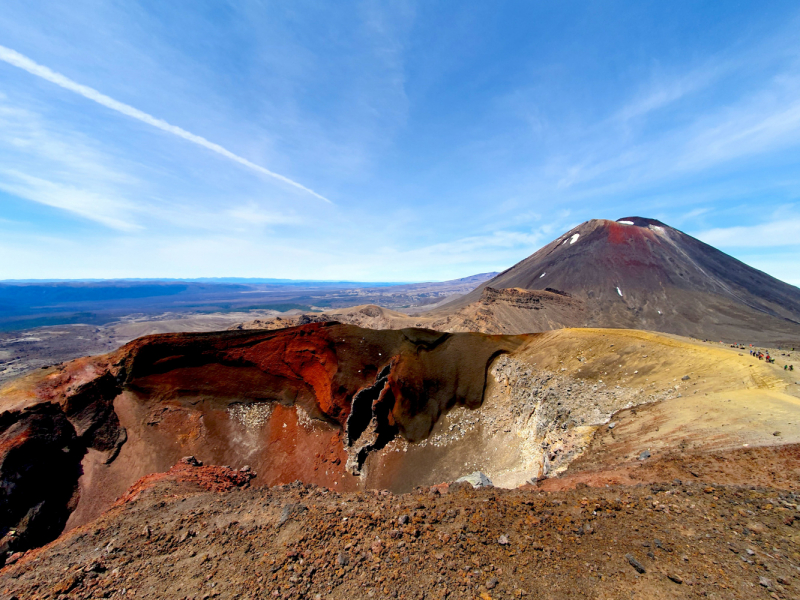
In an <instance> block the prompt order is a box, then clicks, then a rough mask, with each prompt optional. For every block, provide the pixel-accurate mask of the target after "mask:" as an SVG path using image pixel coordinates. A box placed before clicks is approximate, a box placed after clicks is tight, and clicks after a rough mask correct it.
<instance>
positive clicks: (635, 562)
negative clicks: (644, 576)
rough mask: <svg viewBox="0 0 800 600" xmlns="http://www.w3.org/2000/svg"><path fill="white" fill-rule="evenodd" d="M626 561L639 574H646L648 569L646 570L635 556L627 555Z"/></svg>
mask: <svg viewBox="0 0 800 600" xmlns="http://www.w3.org/2000/svg"><path fill="white" fill-rule="evenodd" d="M625 559H626V560H627V561H628V562H629V563H630V565H631V566H632V567H633V568H634V569H636V571H638V572H639V573H646V572H647V569H645V568H644V565H643V564H642V563H640V562H639V561H638V560H636V558H635V557H634V556H633V554H626V555H625Z"/></svg>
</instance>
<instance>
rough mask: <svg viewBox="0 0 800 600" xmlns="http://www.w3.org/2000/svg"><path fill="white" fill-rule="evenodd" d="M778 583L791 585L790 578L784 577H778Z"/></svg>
mask: <svg viewBox="0 0 800 600" xmlns="http://www.w3.org/2000/svg"><path fill="white" fill-rule="evenodd" d="M778 583H780V584H781V585H790V584H789V580H788V579H784V578H783V577H778Z"/></svg>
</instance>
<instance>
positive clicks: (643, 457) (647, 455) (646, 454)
mask: <svg viewBox="0 0 800 600" xmlns="http://www.w3.org/2000/svg"><path fill="white" fill-rule="evenodd" d="M648 458H650V450H645V451H644V452H642V453H641V454H640V455H639V460H647V459H648Z"/></svg>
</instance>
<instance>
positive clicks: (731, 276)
mask: <svg viewBox="0 0 800 600" xmlns="http://www.w3.org/2000/svg"><path fill="white" fill-rule="evenodd" d="M488 288H492V289H494V290H508V289H510V288H519V289H523V290H535V291H545V290H547V289H550V290H553V291H555V292H558V291H561V292H566V293H568V294H569V295H570V297H571V298H572V299H573V300H575V301H576V302H581V303H583V308H582V309H578V308H577V307H576V310H573V311H570V312H569V313H566V312H564V311H563V310H554V309H551V308H549V307H547V308H546V309H545V310H544V311H543V312H544V313H547V316H548V318H545V316H544V315H543V314H541V312H540V313H538V314H537V313H536V312H531V311H528V310H527V309H526V308H525V307H523V306H519V305H516V304H515V302H514V301H513V299H511V298H508V299H506V300H505V302H504V304H505V309H504V310H505V312H504V310H503V309H501V310H498V309H497V308H496V307H490V308H489V309H488V310H487V307H486V297H485V296H484V290H486V289H488ZM512 296H513V294H512ZM496 304H499V303H496ZM482 310H483V313H481V311H482ZM476 315H478V316H481V315H482V316H483V321H484V322H485V323H487V325H484V326H483V327H481V326H478V327H477V328H475V327H473V326H471V324H470V323H469V320H470V319H473V320H474V317H475V316H476ZM550 315H552V317H550ZM430 316H433V317H438V321H435V324H434V325H433V327H434V328H442V329H447V330H458V329H459V325H458V323H459V321H461V322H462V323H465V324H466V327H465V328H466V329H478V330H491V331H498V332H502V333H522V332H526V331H541V330H543V329H555V328H560V327H584V326H589V327H625V328H634V329H648V330H653V331H664V332H668V333H677V334H680V335H691V336H694V337H711V338H714V339H720V338H726V339H737V340H744V339H746V340H748V341H752V342H767V341H770V342H777V343H784V344H785V343H791V342H796V341H798V340H800V290H798V288H796V287H794V286H791V285H789V284H786V283H784V282H782V281H779V280H777V279H775V278H774V277H770V276H769V275H767V274H766V273H763V272H761V271H758V270H756V269H753V268H752V267H749V266H747V265H745V264H744V263H742V262H740V261H738V260H736V259H734V258H732V257H731V256H728V255H727V254H725V253H723V252H720V251H719V250H717V249H715V248H713V247H711V246H709V245H707V244H704V243H703V242H701V241H699V240H697V239H695V238H693V237H691V236H689V235H686V234H685V233H683V232H681V231H678V230H677V229H673V228H672V227H669V226H667V225H665V224H663V223H661V222H660V221H656V220H654V219H644V218H640V217H628V218H625V219H620V220H619V221H607V220H592V221H587V222H586V223H583V224H582V225H579V226H578V227H576V228H575V229H572V230H571V231H569V232H567V233H566V234H564V235H563V236H561V237H559V238H558V239H556V240H555V241H553V242H551V243H550V244H548V245H546V246H544V247H543V248H542V249H540V250H539V251H537V252H536V253H534V254H533V255H531V256H530V257H528V258H526V259H525V260H523V261H522V262H520V263H518V264H516V265H514V266H513V267H511V268H510V269H508V270H506V271H504V272H503V273H501V274H500V275H498V276H497V277H495V278H494V279H491V280H490V281H488V282H486V283H485V284H483V285H481V286H479V287H478V288H476V289H475V290H474V291H472V292H471V293H469V294H467V295H466V296H463V297H462V298H460V299H458V300H456V301H454V302H452V303H449V304H446V305H444V306H442V307H441V308H439V309H437V310H436V311H434V312H432V313H431V314H430ZM448 317H449V319H448ZM488 324H491V325H492V326H493V328H491V327H490V326H489V325H488Z"/></svg>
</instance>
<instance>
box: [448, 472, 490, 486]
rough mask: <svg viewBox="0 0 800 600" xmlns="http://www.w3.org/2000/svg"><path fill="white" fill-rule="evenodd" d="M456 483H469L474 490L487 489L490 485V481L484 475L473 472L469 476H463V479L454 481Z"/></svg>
mask: <svg viewBox="0 0 800 600" xmlns="http://www.w3.org/2000/svg"><path fill="white" fill-rule="evenodd" d="M455 482H456V483H461V482H466V483H469V484H470V485H471V486H472V487H474V488H480V487H489V486H491V485H492V480H491V479H489V478H488V477H487V476H486V474H485V473H481V472H480V471H475V472H473V473H470V474H469V475H464V476H463V477H459V478H458V479H456V481H455Z"/></svg>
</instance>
